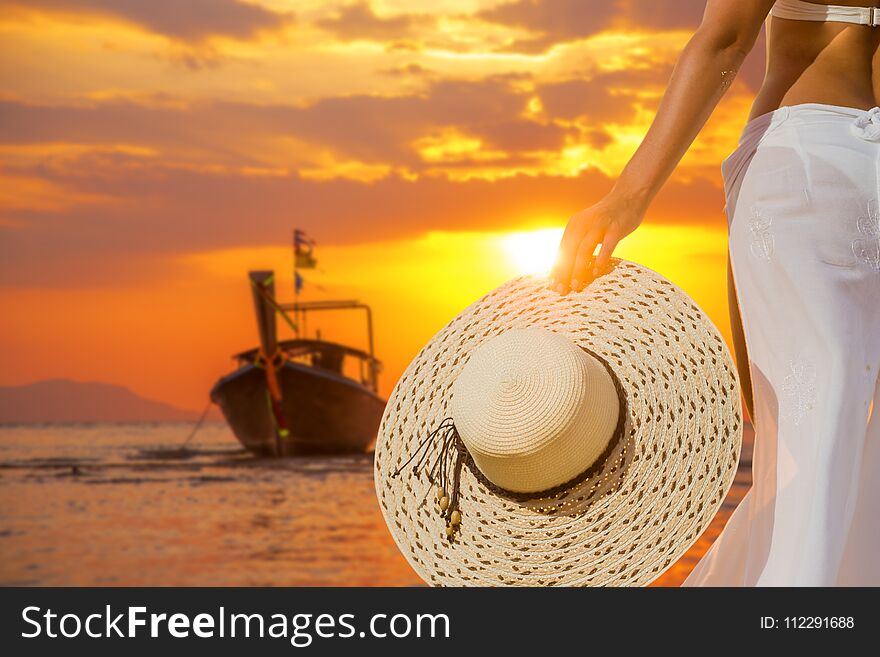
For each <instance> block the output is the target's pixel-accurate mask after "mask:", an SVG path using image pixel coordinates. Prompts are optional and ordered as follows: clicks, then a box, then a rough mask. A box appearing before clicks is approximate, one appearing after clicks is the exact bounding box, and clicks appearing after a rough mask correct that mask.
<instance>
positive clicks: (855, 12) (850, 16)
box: [770, 0, 880, 27]
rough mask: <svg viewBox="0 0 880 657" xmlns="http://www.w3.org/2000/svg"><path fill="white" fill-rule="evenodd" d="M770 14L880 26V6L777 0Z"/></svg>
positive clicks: (790, 17) (802, 19) (794, 18)
mask: <svg viewBox="0 0 880 657" xmlns="http://www.w3.org/2000/svg"><path fill="white" fill-rule="evenodd" d="M770 15H771V16H777V17H779V18H788V19H790V20H794V21H823V22H824V21H832V22H837V23H856V24H858V25H870V26H871V27H877V26H880V7H845V6H843V5H820V4H818V3H816V2H804V0H776V4H775V5H773V8H772V9H771V10H770Z"/></svg>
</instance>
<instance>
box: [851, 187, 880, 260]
mask: <svg viewBox="0 0 880 657" xmlns="http://www.w3.org/2000/svg"><path fill="white" fill-rule="evenodd" d="M856 227H857V228H858V231H859V234H860V237H858V238H856V239H855V240H853V243H852V251H853V255H854V256H855V257H856V259H857V260H859V261H860V262H862V263H864V264H866V265H868V267H870V268H871V269H876V270H880V211H878V209H877V200H876V199H871V200H870V201H869V202H868V208H867V212H866V213H865V214H863V215H860V216H859V218H858V220H857V221H856Z"/></svg>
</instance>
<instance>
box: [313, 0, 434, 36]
mask: <svg viewBox="0 0 880 657" xmlns="http://www.w3.org/2000/svg"><path fill="white" fill-rule="evenodd" d="M433 23H434V19H433V18H431V17H430V16H423V15H416V14H405V15H401V16H393V17H390V18H381V17H380V16H377V15H376V13H375V12H374V11H373V8H372V7H371V6H370V4H369V2H356V3H354V4H351V5H347V6H345V7H343V8H341V9H339V10H338V11H337V12H336V13H335V14H334V15H333V16H331V17H329V18H322V19H319V20H318V21H317V23H316V24H317V25H318V26H319V27H322V28H323V29H325V30H327V31H328V32H332V33H333V34H334V35H335V36H336V37H338V38H339V39H341V40H343V41H355V40H359V39H366V40H371V41H394V40H396V39H404V38H406V37H409V36H413V35H414V34H417V33H419V31H421V30H423V29H424V28H425V27H428V26H430V25H432V24H433Z"/></svg>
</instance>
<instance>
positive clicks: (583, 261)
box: [570, 228, 602, 292]
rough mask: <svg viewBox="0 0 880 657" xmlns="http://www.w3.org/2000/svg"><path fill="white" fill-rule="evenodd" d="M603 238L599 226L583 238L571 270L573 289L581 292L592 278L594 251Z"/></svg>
mask: <svg viewBox="0 0 880 657" xmlns="http://www.w3.org/2000/svg"><path fill="white" fill-rule="evenodd" d="M601 238H602V232H601V230H600V229H598V228H594V229H592V230H591V231H590V232H589V233H587V234H586V235H585V236H584V238H583V239H582V240H581V243H580V245H579V246H578V250H577V255H576V256H575V260H574V266H573V267H572V270H571V283H570V285H571V289H573V290H575V291H576V292H580V291H581V290H582V289H583V287H584V285H586V284H587V282H589V280H590V279H591V278H592V276H591V275H590V268H591V265H592V264H593V252H594V251H595V250H596V245H597V244H598V243H599V240H600V239H601Z"/></svg>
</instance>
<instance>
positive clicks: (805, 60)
mask: <svg viewBox="0 0 880 657" xmlns="http://www.w3.org/2000/svg"><path fill="white" fill-rule="evenodd" d="M816 4H824V5H832V4H833V5H847V6H852V7H859V6H869V5H870V4H871V2H870V0H867V1H866V0H854V1H852V0H849V1H848V0H835V1H834V2H821V1H820V2H817V3H816ZM873 4H874V6H880V0H873ZM878 45H880V27H871V26H869V25H855V24H850V23H840V22H830V21H829V22H818V21H804V20H790V19H783V18H779V17H776V16H771V17H769V18H768V22H767V74H766V76H765V78H764V83H763V84H762V86H761V89H760V91H759V92H758V95H757V97H756V98H755V102H754V104H753V105H752V111H751V114H750V116H749V118H754V117H756V116H759V115H761V114H765V113H766V112H770V111H772V110H774V109H776V108H778V107H781V106H784V105H797V104H800V103H825V104H829V105H843V106H846V107H856V108H859V109H869V108H871V107H873V106H874V105H877V104H878V103H880V56H878Z"/></svg>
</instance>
